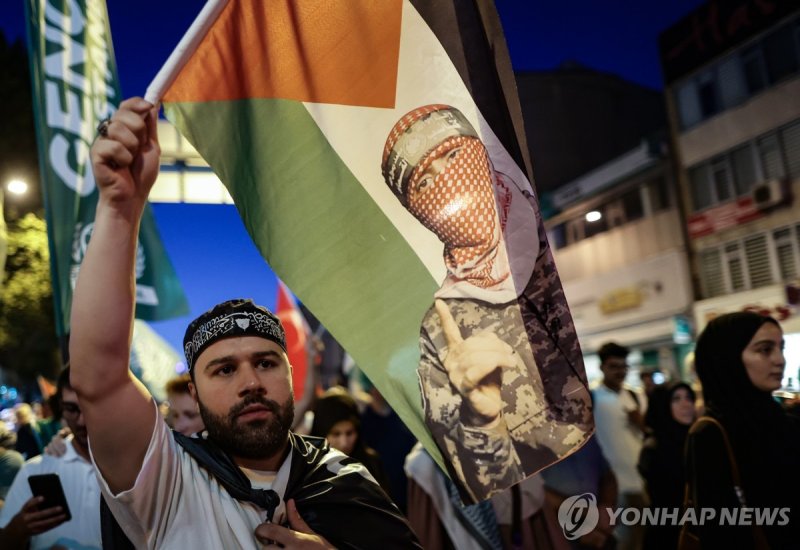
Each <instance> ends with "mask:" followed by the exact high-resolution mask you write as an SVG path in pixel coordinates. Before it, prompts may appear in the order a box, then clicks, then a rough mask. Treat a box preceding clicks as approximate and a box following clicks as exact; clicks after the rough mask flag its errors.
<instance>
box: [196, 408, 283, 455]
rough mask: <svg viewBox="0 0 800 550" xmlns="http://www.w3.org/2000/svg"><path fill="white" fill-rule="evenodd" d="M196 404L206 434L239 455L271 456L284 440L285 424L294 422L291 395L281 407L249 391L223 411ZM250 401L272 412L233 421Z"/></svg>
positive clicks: (225, 449) (228, 451)
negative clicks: (254, 418)
mask: <svg viewBox="0 0 800 550" xmlns="http://www.w3.org/2000/svg"><path fill="white" fill-rule="evenodd" d="M198 405H199V406H200V416H202V417H203V422H205V424H206V430H208V438H209V439H210V440H212V441H213V442H214V443H216V444H217V445H219V447H220V448H221V449H222V450H223V451H225V452H227V453H228V454H230V455H232V456H236V457H241V458H250V459H262V458H271V457H272V456H274V455H275V454H276V453H277V452H279V451H280V450H281V447H282V446H283V444H284V443H286V437H287V435H288V434H289V428H291V427H292V423H293V422H294V396H293V395H291V394H290V395H289V399H287V400H286V403H284V404H283V407H281V406H280V405H279V404H278V403H277V401H273V400H271V399H266V398H264V397H263V396H260V395H249V396H247V397H245V398H244V400H243V401H242V402H241V403H239V404H238V405H236V406H234V407H233V408H231V410H230V412H228V414H226V415H216V414H214V413H212V412H211V411H209V410H208V409H207V408H205V407H204V406H203V403H202V402H201V401H199V400H198ZM250 405H261V406H263V407H264V408H266V409H267V410H269V411H270V412H271V413H272V414H273V416H272V417H271V418H267V419H265V420H257V421H252V422H247V423H241V422H238V421H237V418H236V417H237V416H238V415H239V413H241V412H242V411H243V410H244V409H245V408H246V407H249V406H250Z"/></svg>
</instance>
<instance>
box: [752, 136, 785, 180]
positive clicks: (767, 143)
mask: <svg viewBox="0 0 800 550" xmlns="http://www.w3.org/2000/svg"><path fill="white" fill-rule="evenodd" d="M758 151H759V153H760V157H761V166H762V168H763V171H764V173H763V176H764V179H765V180H769V179H772V178H782V177H783V174H784V172H783V159H782V158H781V150H780V147H779V145H778V135H777V134H770V135H767V136H764V137H763V138H761V139H759V140H758Z"/></svg>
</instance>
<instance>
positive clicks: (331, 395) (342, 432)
mask: <svg viewBox="0 0 800 550" xmlns="http://www.w3.org/2000/svg"><path fill="white" fill-rule="evenodd" d="M313 410H314V423H313V424H312V425H311V434H310V435H313V436H316V437H324V438H326V439H327V440H328V444H329V445H330V446H331V447H333V448H334V449H337V450H339V451H341V452H343V453H344V454H346V455H347V456H349V457H351V458H354V459H356V460H358V461H359V462H360V463H361V464H363V465H364V466H366V468H367V470H369V473H371V474H372V477H374V478H375V481H377V482H378V484H379V485H380V486H381V488H383V490H384V491H386V494H387V495H389V496H390V497H391V494H390V492H389V479H388V478H387V477H386V472H385V471H384V469H383V463H382V462H381V459H380V456H379V455H378V453H377V452H375V450H373V449H371V448H370V447H367V446H366V445H365V444H364V442H363V441H361V433H360V429H361V419H360V416H359V414H358V406H357V405H356V402H355V400H354V399H353V398H352V397H351V396H350V395H349V394H348V393H347V392H346V391H345V390H344V388H339V387H334V388H331V389H329V390H328V391H326V392H325V393H324V394H323V395H322V397H320V398H319V399H317V401H316V403H314V408H313Z"/></svg>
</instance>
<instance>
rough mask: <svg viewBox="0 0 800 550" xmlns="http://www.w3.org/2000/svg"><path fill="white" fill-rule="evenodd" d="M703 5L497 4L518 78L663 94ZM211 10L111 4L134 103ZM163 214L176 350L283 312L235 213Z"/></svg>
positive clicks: (163, 330)
mask: <svg viewBox="0 0 800 550" xmlns="http://www.w3.org/2000/svg"><path fill="white" fill-rule="evenodd" d="M24 1H25V0H5V1H4V2H3V7H2V8H0V13H1V14H2V15H0V28H1V29H2V30H3V33H4V34H5V36H6V39H7V40H9V41H11V42H13V41H15V40H17V39H24V33H25V30H24V15H23V14H24V3H23V2H24ZM702 3H703V2H702V1H700V0H653V1H648V2H641V1H634V0H628V1H622V0H605V1H601V0H561V1H558V2H555V1H553V2H542V1H540V0H497V7H498V11H499V12H500V17H501V19H502V22H503V26H504V29H505V31H506V39H507V41H508V46H509V51H510V53H511V60H512V63H513V65H514V68H515V69H516V70H517V71H536V70H548V69H553V68H555V67H557V66H558V65H559V64H560V63H561V62H563V61H566V60H569V61H577V62H579V63H581V64H583V65H586V66H587V67H590V68H593V69H597V70H601V71H605V72H609V73H614V74H617V75H619V76H621V77H623V78H625V79H627V80H630V81H632V82H636V83H638V84H642V85H644V86H648V87H651V88H658V89H660V88H662V79H661V71H660V67H659V60H658V47H657V37H658V33H659V32H661V31H662V30H663V29H664V28H666V27H668V26H670V25H671V24H673V23H674V22H676V21H678V20H679V19H681V17H683V16H684V15H686V14H687V13H688V12H690V11H691V10H693V9H694V8H695V7H697V6H699V5H700V4H702ZM203 4H204V2H202V1H200V0H179V1H177V2H170V1H165V0H159V1H156V0H133V1H130V0H108V9H109V17H110V20H111V32H112V37H113V39H114V47H115V51H116V57H117V66H118V70H119V75H120V81H121V86H122V91H123V95H124V96H131V95H143V94H144V91H145V89H146V88H147V86H148V84H149V83H150V80H151V79H152V78H153V77H154V76H155V74H156V73H157V72H158V70H159V68H160V67H161V65H162V64H163V63H164V61H166V59H167V57H168V56H169V53H170V52H171V51H172V49H173V48H174V46H175V45H176V44H177V43H178V41H179V40H180V38H181V36H182V34H183V32H184V31H185V30H186V29H187V28H188V27H189V25H190V24H191V22H192V20H193V19H194V16H195V15H196V14H197V12H198V11H199V10H200V8H201V7H202V5H203ZM155 213H156V218H157V221H158V224H159V227H160V230H161V233H162V238H163V240H164V244H165V246H166V248H167V252H168V253H169V254H170V257H171V259H172V261H173V263H174V264H175V268H176V270H177V272H178V275H179V277H180V278H181V280H182V282H183V284H184V289H185V291H186V293H187V296H188V298H189V302H190V305H191V308H192V315H191V316H187V317H184V318H180V319H175V320H171V321H164V322H158V323H153V327H154V328H155V329H156V330H157V331H158V332H159V333H160V334H162V335H163V336H164V337H165V338H166V339H167V340H168V341H169V342H170V343H171V344H172V345H173V346H174V347H175V348H176V349H178V350H179V349H180V348H181V339H182V337H183V330H184V328H185V327H186V325H187V323H188V321H189V320H190V319H191V318H192V317H194V316H196V315H197V314H199V313H200V312H202V311H204V310H205V309H207V308H209V307H211V306H212V305H213V304H215V303H217V302H219V301H222V300H225V299H229V298H232V297H252V298H254V299H255V300H256V301H257V302H260V303H263V304H264V305H267V306H268V307H274V305H275V293H276V288H275V279H274V275H272V273H271V271H270V270H269V269H268V267H267V266H266V265H265V263H264V261H263V260H262V259H261V257H260V255H259V253H258V251H257V250H256V249H255V247H254V246H253V244H252V242H251V241H250V239H249V237H248V236H247V234H246V232H245V230H244V227H243V225H242V223H241V221H240V219H239V218H238V214H237V212H236V210H235V208H234V207H232V206H211V205H207V206H205V205H204V206H199V205H155ZM209 220H211V223H209Z"/></svg>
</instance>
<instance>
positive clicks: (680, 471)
mask: <svg viewBox="0 0 800 550" xmlns="http://www.w3.org/2000/svg"><path fill="white" fill-rule="evenodd" d="M694 403H695V393H694V390H693V389H692V388H691V386H689V384H687V383H685V382H676V383H673V384H670V385H668V386H658V387H656V388H655V389H654V390H653V392H652V393H651V394H650V399H649V403H648V406H647V414H646V415H645V419H644V421H645V425H646V426H647V429H648V437H647V439H646V440H645V442H644V445H643V446H642V452H641V454H640V455H639V464H638V468H639V473H640V474H641V476H642V479H644V482H645V489H646V490H647V495H648V497H649V498H650V506H651V507H652V508H670V509H674V508H680V507H681V504H682V503H683V488H684V484H685V483H686V475H685V471H684V466H683V451H684V446H685V444H686V435H687V434H688V433H689V426H691V425H692V422H694V420H695V418H696V411H695V407H694ZM679 534H680V527H679V526H677V525H675V526H672V525H655V526H647V529H646V531H645V537H644V546H643V547H644V548H647V549H648V550H650V549H653V550H657V549H662V548H663V549H664V550H667V549H669V550H675V547H676V546H677V544H678V535H679Z"/></svg>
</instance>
